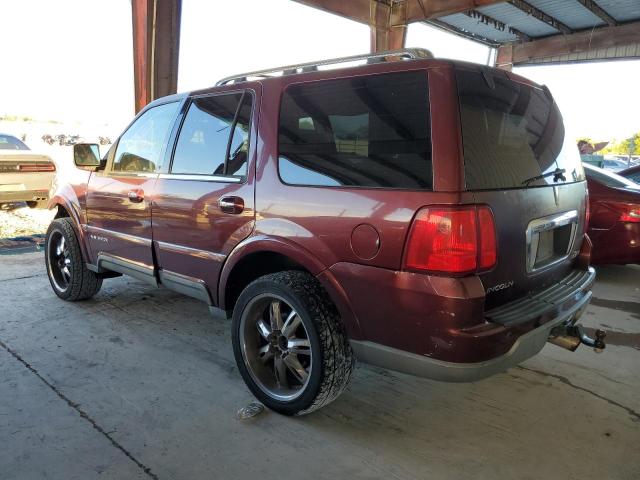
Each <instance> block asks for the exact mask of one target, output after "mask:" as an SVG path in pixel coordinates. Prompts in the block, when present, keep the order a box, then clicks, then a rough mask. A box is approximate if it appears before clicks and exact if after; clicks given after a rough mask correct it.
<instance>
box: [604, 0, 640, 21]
mask: <svg viewBox="0 0 640 480" xmlns="http://www.w3.org/2000/svg"><path fill="white" fill-rule="evenodd" d="M597 3H598V5H600V8H603V9H604V10H605V11H606V12H607V13H608V14H609V15H611V16H612V17H613V18H615V19H616V20H617V21H619V22H628V21H630V20H638V19H640V0H597Z"/></svg>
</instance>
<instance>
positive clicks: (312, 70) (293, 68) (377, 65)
mask: <svg viewBox="0 0 640 480" xmlns="http://www.w3.org/2000/svg"><path fill="white" fill-rule="evenodd" d="M393 57H395V58H396V61H389V60H388V58H393ZM358 61H365V62H366V63H364V64H361V65H353V63H355V62H358ZM333 65H343V66H342V67H339V68H331V69H320V68H319V67H327V66H333ZM400 65H402V66H403V67H405V68H407V69H415V68H416V67H417V68H427V67H434V66H437V65H449V66H458V67H463V68H467V69H469V68H471V69H482V70H485V71H487V72H492V73H494V74H496V73H497V74H499V75H501V76H506V77H507V78H509V79H510V80H513V81H516V82H519V83H524V84H527V85H531V86H534V87H538V88H541V85H539V84H537V83H535V82H533V81H531V80H529V79H528V78H526V77H522V76H520V75H517V74H514V73H512V72H508V71H505V70H501V69H499V68H496V67H490V66H487V65H481V64H476V63H470V62H464V61H460V60H451V59H439V58H438V59H436V58H434V57H433V55H432V54H431V52H429V51H428V50H425V49H403V50H392V51H388V52H381V53H375V54H364V55H354V56H350V57H341V58H334V59H327V60H319V61H315V62H307V63H303V64H298V65H286V66H281V67H274V68H270V69H266V70H259V71H253V72H247V73H242V74H238V75H232V76H229V77H225V78H223V79H221V80H219V81H218V82H216V84H215V85H214V86H211V87H205V88H202V89H198V90H194V91H191V92H183V93H178V94H174V95H169V96H166V97H162V98H159V99H156V100H154V101H153V102H151V103H150V104H149V105H147V107H146V108H148V107H150V106H155V105H159V104H162V103H167V102H169V101H175V100H182V99H184V98H185V97H186V96H189V95H194V94H195V95H199V94H206V93H210V92H212V91H216V90H218V89H219V88H221V87H227V88H228V87H234V86H235V87H237V86H239V85H241V84H243V83H245V82H249V81H255V82H258V83H271V82H280V81H282V79H283V77H295V79H296V81H297V82H304V81H307V80H313V79H317V76H318V74H319V73H323V72H327V71H330V72H333V73H336V72H340V73H341V74H344V73H349V74H350V73H353V74H358V75H361V74H366V73H368V72H371V73H383V72H382V71H381V66H383V68H384V66H386V67H388V70H389V71H398V70H401V69H402V68H401V67H400ZM384 70H386V69H384ZM384 73H386V72H384ZM146 108H145V109H146Z"/></svg>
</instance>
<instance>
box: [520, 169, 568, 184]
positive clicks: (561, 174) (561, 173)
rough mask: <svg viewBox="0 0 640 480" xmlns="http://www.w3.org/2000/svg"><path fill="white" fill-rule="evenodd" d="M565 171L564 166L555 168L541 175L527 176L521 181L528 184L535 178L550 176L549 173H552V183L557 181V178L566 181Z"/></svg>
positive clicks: (540, 178)
mask: <svg viewBox="0 0 640 480" xmlns="http://www.w3.org/2000/svg"><path fill="white" fill-rule="evenodd" d="M565 172H566V170H565V169H564V168H556V169H555V170H554V171H553V172H548V173H543V174H542V175H538V176H535V177H531V178H527V179H526V180H525V181H524V182H522V184H523V185H529V184H530V183H531V182H535V181H536V180H542V179H543V178H547V177H550V176H551V175H553V182H554V183H555V182H557V181H558V180H562V181H563V182H566V180H567V177H565V176H564V174H565Z"/></svg>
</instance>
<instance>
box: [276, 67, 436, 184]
mask: <svg viewBox="0 0 640 480" xmlns="http://www.w3.org/2000/svg"><path fill="white" fill-rule="evenodd" d="M279 171H280V177H281V178H282V180H283V181H284V182H285V183H289V184H294V185H312V186H355V187H382V188H405V189H431V187H432V168H431V138H430V123H429V99H428V87H427V74H426V73H425V72H403V73H390V74H383V75H375V76H366V77H357V78H350V79H339V80H330V81H322V82H315V83H305V84H300V85H292V86H290V87H289V88H287V90H286V91H285V92H284V94H283V98H282V105H281V109H280V125H279Z"/></svg>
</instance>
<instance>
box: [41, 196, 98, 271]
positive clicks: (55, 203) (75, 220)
mask: <svg viewBox="0 0 640 480" xmlns="http://www.w3.org/2000/svg"><path fill="white" fill-rule="evenodd" d="M48 207H49V210H53V209H54V208H55V209H56V210H57V212H56V214H55V216H54V219H55V218H69V219H70V220H71V224H72V226H73V229H74V230H75V232H76V236H77V237H78V243H79V244H80V251H81V252H82V259H83V261H84V262H85V263H91V261H90V256H89V250H88V246H87V242H86V237H85V232H84V230H83V228H82V225H83V222H82V219H81V216H82V212H81V210H80V206H79V204H76V203H75V202H70V201H68V200H67V199H65V198H64V197H62V196H60V195H56V196H54V197H53V198H52V199H51V200H50V201H49V205H48Z"/></svg>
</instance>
